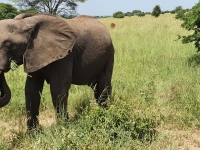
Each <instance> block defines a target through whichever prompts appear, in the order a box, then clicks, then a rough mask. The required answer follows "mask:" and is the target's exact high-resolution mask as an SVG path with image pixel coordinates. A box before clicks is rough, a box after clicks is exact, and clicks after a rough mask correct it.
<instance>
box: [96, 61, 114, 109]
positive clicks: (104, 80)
mask: <svg viewBox="0 0 200 150" xmlns="http://www.w3.org/2000/svg"><path fill="white" fill-rule="evenodd" d="M113 61H114V58H113V57H112V58H111V59H110V60H109V61H108V62H107V64H106V66H105V68H104V70H103V72H102V74H101V77H100V78H99V80H98V81H97V85H96V87H95V90H94V92H95V98H96V99H97V103H98V104H99V105H100V106H104V105H105V106H106V103H105V102H106V100H107V99H108V98H109V97H110V96H111V92H112V85H111V78H112V71H113Z"/></svg>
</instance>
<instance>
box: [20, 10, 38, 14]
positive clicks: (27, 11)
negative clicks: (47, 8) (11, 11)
mask: <svg viewBox="0 0 200 150" xmlns="http://www.w3.org/2000/svg"><path fill="white" fill-rule="evenodd" d="M22 13H30V14H37V13H38V11H37V10H35V9H27V10H20V11H19V14H22Z"/></svg>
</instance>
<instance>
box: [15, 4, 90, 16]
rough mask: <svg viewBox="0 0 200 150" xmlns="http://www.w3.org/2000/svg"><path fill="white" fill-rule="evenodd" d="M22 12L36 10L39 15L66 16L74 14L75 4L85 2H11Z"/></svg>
mask: <svg viewBox="0 0 200 150" xmlns="http://www.w3.org/2000/svg"><path fill="white" fill-rule="evenodd" d="M11 1H12V2H14V3H15V4H16V5H17V6H18V7H19V8H20V9H22V10H27V9H28V10H36V11H38V12H41V13H50V14H53V15H60V16H63V15H64V16H66V14H68V15H69V14H70V15H72V14H75V12H76V7H77V6H78V5H77V2H85V1H86V0H11Z"/></svg>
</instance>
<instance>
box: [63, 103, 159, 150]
mask: <svg viewBox="0 0 200 150" xmlns="http://www.w3.org/2000/svg"><path fill="white" fill-rule="evenodd" d="M147 114H148V113H146V112H145V111H143V112H141V113H134V112H132V111H131V107H130V105H127V104H125V103H123V102H117V103H115V104H114V105H111V106H110V108H109V109H108V110H105V109H102V108H99V107H96V106H95V107H92V108H90V109H88V110H86V111H85V113H84V115H83V116H82V117H81V118H80V120H79V121H78V122H79V123H78V124H77V125H76V126H75V129H74V130H71V131H70V130H66V135H65V138H64V141H65V142H64V143H63V145H62V148H61V149H63V150H64V149H87V148H88V147H90V146H92V147H93V149H112V148H123V147H124V146H125V147H126V148H131V147H132V144H130V143H131V141H132V142H134V141H133V140H141V141H143V142H151V141H152V140H154V139H155V137H156V127H157V126H158V125H159V122H160V118H159V117H158V116H156V115H155V114H148V115H147ZM78 133H81V134H78ZM79 142H81V143H79ZM125 147H124V148H125Z"/></svg>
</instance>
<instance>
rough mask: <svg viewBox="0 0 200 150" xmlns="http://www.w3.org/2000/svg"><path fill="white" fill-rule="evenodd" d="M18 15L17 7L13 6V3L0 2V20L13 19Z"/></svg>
mask: <svg viewBox="0 0 200 150" xmlns="http://www.w3.org/2000/svg"><path fill="white" fill-rule="evenodd" d="M16 15H18V11H17V8H15V7H13V6H12V5H11V4H4V3H0V20H2V19H12V18H14V17H15V16H16Z"/></svg>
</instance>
